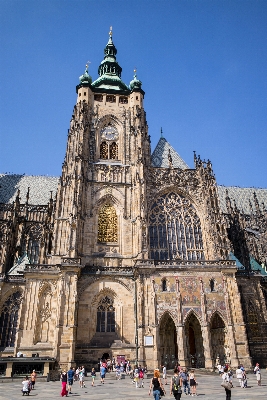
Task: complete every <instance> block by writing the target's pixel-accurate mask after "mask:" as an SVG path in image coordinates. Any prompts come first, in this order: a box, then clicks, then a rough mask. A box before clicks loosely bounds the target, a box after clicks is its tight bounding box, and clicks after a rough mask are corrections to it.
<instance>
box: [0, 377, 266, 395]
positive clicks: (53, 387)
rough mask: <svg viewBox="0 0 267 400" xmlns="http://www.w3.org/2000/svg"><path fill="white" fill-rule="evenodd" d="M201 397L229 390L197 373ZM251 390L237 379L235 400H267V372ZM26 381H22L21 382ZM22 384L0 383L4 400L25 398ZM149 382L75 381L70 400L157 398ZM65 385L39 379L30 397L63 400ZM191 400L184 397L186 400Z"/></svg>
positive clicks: (251, 381) (252, 379) (250, 381)
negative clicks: (151, 393) (82, 385)
mask: <svg viewBox="0 0 267 400" xmlns="http://www.w3.org/2000/svg"><path fill="white" fill-rule="evenodd" d="M196 377H197V381H198V382H199V385H198V386H197V391H198V398H199V399H202V400H215V399H216V400H224V399H225V391H224V389H223V388H222V387H221V379H220V377H219V376H218V375H215V374H204V373H201V374H200V373H199V374H198V373H196ZM248 378H249V379H248V388H247V389H241V388H240V387H238V385H237V383H238V382H237V379H234V386H235V387H234V388H233V389H232V400H255V399H265V400H266V399H267V372H266V371H265V370H264V371H262V386H257V382H256V377H255V375H254V374H248ZM21 381H22V380H21ZM21 381H20V380H14V381H13V382H12V381H9V382H3V381H1V380H0V399H1V400H4V399H8V400H17V399H18V398H21V397H22V394H21V388H22V385H21ZM149 383H150V380H149V379H145V380H144V386H145V387H144V388H138V389H136V388H135V385H133V384H132V382H131V380H130V378H129V377H125V379H121V380H120V381H116V380H115V379H113V378H112V377H111V376H109V377H108V379H106V381H105V384H104V385H102V384H101V383H100V380H99V375H98V376H97V380H96V386H95V387H92V386H91V380H90V378H89V377H88V378H86V379H85V385H86V387H85V388H83V389H82V388H80V387H79V383H78V382H75V383H74V385H73V389H72V394H69V396H68V398H72V397H73V398H74V399H79V400H85V399H90V400H99V399H102V400H109V399H110V398H111V397H112V398H113V399H116V400H118V399H122V400H131V399H135V400H143V399H149V398H150V399H153V396H149V395H148V388H149ZM165 388H166V396H165V399H173V396H172V395H170V394H169V393H170V389H169V386H165ZM60 391H61V383H60V382H44V381H41V380H39V381H38V380H37V383H36V388H35V390H33V391H31V393H30V396H29V397H32V398H36V400H38V399H40V400H43V399H45V400H48V399H56V398H61V396H60ZM26 398H28V396H26ZM186 398H188V399H189V398H191V396H186V395H185V394H184V393H183V394H182V399H184V400H185V399H186Z"/></svg>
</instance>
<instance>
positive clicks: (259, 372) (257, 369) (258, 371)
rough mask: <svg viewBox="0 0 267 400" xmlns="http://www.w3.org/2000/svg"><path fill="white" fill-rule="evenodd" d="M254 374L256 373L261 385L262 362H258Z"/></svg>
mask: <svg viewBox="0 0 267 400" xmlns="http://www.w3.org/2000/svg"><path fill="white" fill-rule="evenodd" d="M254 374H256V379H257V383H258V386H261V370H260V364H258V363H257V364H256V367H255V368H254Z"/></svg>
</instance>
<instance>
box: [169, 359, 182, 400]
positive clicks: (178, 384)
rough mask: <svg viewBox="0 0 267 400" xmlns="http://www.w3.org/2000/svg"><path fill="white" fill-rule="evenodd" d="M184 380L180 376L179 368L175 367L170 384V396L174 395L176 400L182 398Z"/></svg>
mask: <svg viewBox="0 0 267 400" xmlns="http://www.w3.org/2000/svg"><path fill="white" fill-rule="evenodd" d="M182 383H183V381H182V378H181V377H180V376H179V371H178V368H177V367H175V368H174V371H173V377H172V379H171V383H170V395H171V394H173V396H174V398H175V400H180V398H181V396H182Z"/></svg>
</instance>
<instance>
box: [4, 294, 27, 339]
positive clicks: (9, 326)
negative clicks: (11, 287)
mask: <svg viewBox="0 0 267 400" xmlns="http://www.w3.org/2000/svg"><path fill="white" fill-rule="evenodd" d="M21 297H22V296H21V293H20V292H19V291H17V292H15V293H13V294H12V295H11V296H9V298H8V299H7V300H6V301H5V303H4V304H3V306H2V310H1V316H0V347H14V346H15V339H16V330H17V325H18V314H19V309H20V304H21Z"/></svg>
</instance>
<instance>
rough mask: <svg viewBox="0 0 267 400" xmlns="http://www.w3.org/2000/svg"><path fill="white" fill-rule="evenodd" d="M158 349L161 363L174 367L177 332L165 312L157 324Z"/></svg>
mask: <svg viewBox="0 0 267 400" xmlns="http://www.w3.org/2000/svg"><path fill="white" fill-rule="evenodd" d="M159 342H160V346H159V349H160V350H159V351H160V362H161V365H166V367H167V368H174V366H175V364H176V362H177V360H178V345H177V332H176V327H175V324H174V322H173V319H172V318H171V316H170V315H169V314H168V313H165V314H164V315H163V317H162V318H161V321H160V326H159Z"/></svg>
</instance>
